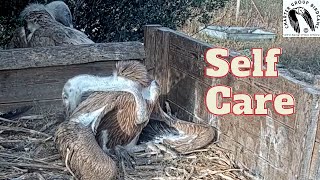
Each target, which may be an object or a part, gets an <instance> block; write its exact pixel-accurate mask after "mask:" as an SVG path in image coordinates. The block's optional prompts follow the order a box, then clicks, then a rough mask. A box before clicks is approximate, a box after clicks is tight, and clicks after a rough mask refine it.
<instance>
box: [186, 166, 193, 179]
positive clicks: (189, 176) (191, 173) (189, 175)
mask: <svg viewBox="0 0 320 180" xmlns="http://www.w3.org/2000/svg"><path fill="white" fill-rule="evenodd" d="M194 169H195V168H194V166H192V169H191V171H190V173H189V174H188V176H187V177H186V178H185V180H189V179H190V178H191V176H192V175H193V172H194Z"/></svg>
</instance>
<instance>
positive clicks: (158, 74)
mask: <svg viewBox="0 0 320 180" xmlns="http://www.w3.org/2000/svg"><path fill="white" fill-rule="evenodd" d="M170 31H171V30H170V29H168V28H163V27H158V25H153V26H146V27H145V35H147V37H145V39H144V41H145V42H146V43H147V44H146V47H148V48H146V53H147V54H146V55H147V56H146V59H148V60H147V61H145V64H146V65H147V68H153V67H154V70H153V72H152V75H153V77H154V78H155V80H157V82H158V83H159V85H160V88H161V94H162V96H161V97H160V103H161V104H162V103H163V100H164V99H166V94H167V84H166V82H167V77H168V71H167V68H168V49H169V48H168V46H169V32H170ZM148 35H150V36H148ZM149 47H150V49H149Z"/></svg>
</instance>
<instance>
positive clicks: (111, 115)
mask: <svg viewBox="0 0 320 180" xmlns="http://www.w3.org/2000/svg"><path fill="white" fill-rule="evenodd" d="M116 72H117V77H120V76H122V77H123V78H126V79H127V80H130V81H132V82H136V83H137V85H136V86H140V87H142V89H143V90H142V91H139V92H137V94H139V93H140V95H142V97H143V99H142V100H143V101H144V103H145V104H146V106H145V107H139V106H141V104H139V103H138V101H137V99H136V98H135V94H133V93H128V92H120V91H119V90H118V91H117V92H115V91H113V92H94V93H92V94H91V95H90V96H89V97H88V98H87V99H85V100H84V101H83V102H81V103H80V104H79V105H78V106H77V108H76V109H75V110H74V112H73V113H72V115H71V116H72V117H77V118H76V119H75V121H78V122H80V123H82V124H85V125H88V124H89V123H92V124H91V127H92V129H93V131H94V133H97V139H98V142H99V143H100V144H101V146H102V147H104V149H110V148H114V147H115V146H117V145H121V146H125V145H128V144H130V143H131V142H132V143H133V144H136V142H137V140H138V136H139V134H140V132H141V130H142V128H143V127H145V125H146V124H147V123H148V120H149V117H150V114H151V112H152V111H153V108H154V106H155V105H156V103H157V101H158V97H159V95H160V87H159V85H158V83H157V82H156V81H155V80H151V79H150V78H149V76H148V72H147V69H146V67H145V66H144V65H143V64H141V63H140V62H138V61H120V62H118V63H117V64H116ZM100 82H101V81H100ZM122 83H123V85H124V84H128V81H124V82H122ZM98 84H101V83H98ZM93 88H97V87H96V86H93ZM128 89H129V88H128ZM138 89H139V88H138ZM93 91H99V90H97V89H95V90H93ZM105 91H106V90H105ZM71 101H73V100H71ZM137 108H138V109H141V110H142V111H145V112H144V113H143V114H145V116H144V122H141V121H140V120H139V118H140V117H139V113H137V112H136V109H137ZM92 118H93V119H92ZM133 141H134V142H133ZM102 142H103V143H102Z"/></svg>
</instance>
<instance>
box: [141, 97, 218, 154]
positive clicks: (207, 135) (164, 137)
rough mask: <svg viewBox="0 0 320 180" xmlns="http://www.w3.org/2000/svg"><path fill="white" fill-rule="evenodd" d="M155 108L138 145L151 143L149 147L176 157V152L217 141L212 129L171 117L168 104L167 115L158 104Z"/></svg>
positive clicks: (194, 148) (188, 150) (191, 149)
mask: <svg viewBox="0 0 320 180" xmlns="http://www.w3.org/2000/svg"><path fill="white" fill-rule="evenodd" d="M156 107H157V108H156V109H155V111H154V112H155V113H153V114H152V115H153V116H152V117H151V118H150V121H149V123H148V125H147V126H146V127H145V128H144V129H143V131H142V132H141V135H140V138H139V141H138V144H144V143H147V144H149V145H150V143H152V144H151V145H155V146H156V147H154V148H159V149H161V150H163V151H166V152H168V153H170V154H171V155H172V156H173V157H176V156H177V153H176V152H178V153H182V154H183V153H187V152H190V151H193V150H196V149H200V148H203V147H205V146H207V145H208V144H210V143H211V142H213V141H215V140H217V138H218V132H217V130H216V129H215V128H214V127H212V126H209V125H203V124H197V123H193V122H187V121H183V120H180V119H178V118H176V117H174V116H172V115H171V110H170V107H169V104H168V103H166V107H167V111H168V113H165V112H164V111H163V110H162V109H161V107H160V105H159V104H158V106H156ZM156 114H157V115H156ZM165 147H166V148H165ZM158 152H159V150H158Z"/></svg>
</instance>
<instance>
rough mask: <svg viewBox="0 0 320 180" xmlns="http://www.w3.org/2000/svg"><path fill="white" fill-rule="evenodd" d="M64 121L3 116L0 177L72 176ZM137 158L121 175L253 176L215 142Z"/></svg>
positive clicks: (165, 179)
mask: <svg viewBox="0 0 320 180" xmlns="http://www.w3.org/2000/svg"><path fill="white" fill-rule="evenodd" d="M62 121H63V119H61V118H58V117H57V115H56V114H42V115H31V116H25V117H20V118H19V119H14V120H9V121H6V120H4V119H0V179H19V180H22V179H39V180H43V179H46V180H50V179H71V178H72V175H71V174H70V173H69V171H68V170H67V168H66V167H65V165H64V162H63V161H62V158H61V157H60V155H59V152H58V150H57V147H56V144H55V143H54V139H53V137H54V134H55V132H56V130H57V128H58V126H59V125H60V124H61V123H62ZM135 158H136V166H135V170H130V169H127V168H124V172H121V173H120V174H121V175H120V174H119V178H121V179H154V180H170V179H175V180H179V179H184V180H186V179H226V180H229V179H230V180H231V179H233V180H235V179H241V180H242V179H243V180H244V179H252V178H251V177H250V175H249V173H248V172H247V171H246V170H245V169H241V168H239V167H237V166H236V165H235V164H234V163H233V162H232V161H231V160H230V158H229V157H228V150H226V149H222V148H219V147H218V146H217V145H214V144H212V145H210V146H209V147H207V148H206V149H199V150H196V151H193V152H187V153H184V154H183V155H180V156H179V157H178V158H176V159H170V156H168V154H164V155H163V156H159V155H150V154H148V153H145V152H144V153H143V152H141V153H140V154H136V157H135ZM120 165H121V163H120ZM119 169H122V168H121V167H120V168H119ZM123 176H125V177H123Z"/></svg>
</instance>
